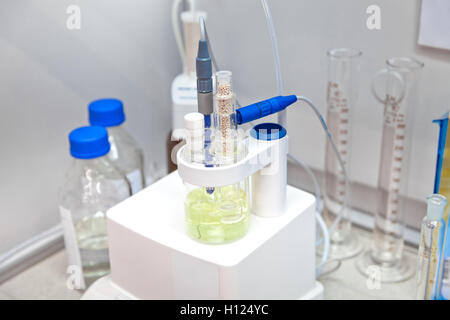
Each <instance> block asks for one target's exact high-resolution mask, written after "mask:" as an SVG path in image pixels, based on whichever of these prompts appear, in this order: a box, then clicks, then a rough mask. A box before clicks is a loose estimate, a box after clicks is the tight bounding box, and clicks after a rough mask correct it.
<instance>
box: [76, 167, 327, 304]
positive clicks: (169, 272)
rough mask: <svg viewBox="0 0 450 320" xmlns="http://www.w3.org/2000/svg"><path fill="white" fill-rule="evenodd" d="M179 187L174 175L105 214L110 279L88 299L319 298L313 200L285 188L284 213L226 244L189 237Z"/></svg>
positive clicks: (256, 220) (255, 220)
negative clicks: (206, 242) (200, 240)
mask: <svg viewBox="0 0 450 320" xmlns="http://www.w3.org/2000/svg"><path fill="white" fill-rule="evenodd" d="M183 203H184V186H183V184H182V181H181V179H180V177H179V175H178V172H174V173H172V174H170V175H168V176H166V177H165V178H163V179H161V180H159V181H158V182H156V183H155V184H153V185H151V186H149V187H147V188H146V189H144V190H142V191H141V192H139V193H137V194H136V195H134V196H132V197H131V198H129V199H127V200H125V201H123V202H122V203H120V204H118V205H117V206H115V207H113V208H112V209H110V210H109V211H108V214H107V216H108V235H109V245H110V260H111V275H110V276H109V277H107V278H102V279H100V280H98V281H97V282H95V283H94V284H93V285H92V286H91V287H90V288H89V290H88V291H87V292H86V293H85V295H84V297H83V298H84V299H89V298H94V299H95V298H111V299H116V298H119V299H124V298H130V299H133V298H138V299H320V298H322V297H323V287H322V285H321V284H320V283H319V282H316V281H315V220H314V219H315V213H314V203H315V198H314V196H312V195H311V194H309V193H306V192H303V191H301V190H299V189H296V188H293V187H290V186H288V187H287V192H286V211H285V212H284V214H282V215H281V216H278V217H271V218H262V217H257V216H255V215H251V221H250V223H251V225H250V229H249V232H248V234H247V235H246V236H245V237H243V238H242V239H240V240H238V241H235V242H232V243H229V244H223V245H208V244H202V243H199V242H196V241H195V240H192V239H190V238H189V237H188V235H187V233H186V230H185V223H184V208H183Z"/></svg>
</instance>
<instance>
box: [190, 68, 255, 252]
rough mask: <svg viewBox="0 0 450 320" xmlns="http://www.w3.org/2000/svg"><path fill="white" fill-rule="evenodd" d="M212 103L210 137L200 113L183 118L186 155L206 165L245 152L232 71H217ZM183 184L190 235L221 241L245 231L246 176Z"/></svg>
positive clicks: (229, 162)
mask: <svg viewBox="0 0 450 320" xmlns="http://www.w3.org/2000/svg"><path fill="white" fill-rule="evenodd" d="M214 103H215V105H214V130H213V135H212V137H211V139H205V137H206V136H207V135H208V134H209V133H208V130H209V129H208V126H207V125H205V124H204V123H203V122H202V121H203V120H202V115H201V114H199V113H193V114H188V115H186V116H185V120H189V121H186V122H185V126H186V129H187V134H186V136H187V139H186V147H185V155H184V156H185V159H186V160H188V161H190V162H192V163H198V164H200V165H201V166H206V168H213V167H217V166H227V165H232V164H234V163H236V162H237V161H239V160H240V159H241V158H242V157H244V156H245V155H246V152H247V148H246V146H245V139H244V138H243V137H242V136H241V135H239V134H238V132H237V124H236V121H235V120H236V114H235V105H234V94H233V90H232V83H231V72H229V71H220V72H217V73H216V95H215V97H214ZM190 117H191V119H189V118H190ZM192 117H193V118H192ZM196 118H197V119H196ZM207 144H210V146H207ZM208 158H211V159H208ZM185 186H186V191H187V194H186V200H185V216H186V224H187V231H188V234H189V235H190V236H191V237H192V238H193V239H196V240H198V241H201V242H205V243H214V244H220V243H227V242H231V241H234V240H237V239H239V238H241V237H243V236H244V235H245V234H246V233H247V231H248V228H249V223H250V193H249V192H250V188H249V177H246V178H245V179H243V180H241V181H239V182H237V183H234V184H231V185H224V186H215V187H202V186H194V185H191V184H187V183H185Z"/></svg>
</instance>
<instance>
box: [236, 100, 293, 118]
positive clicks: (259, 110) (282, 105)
mask: <svg viewBox="0 0 450 320" xmlns="http://www.w3.org/2000/svg"><path fill="white" fill-rule="evenodd" d="M295 101H297V96H295V95H290V96H278V97H273V98H270V99H267V100H263V101H260V102H257V103H254V104H251V105H248V106H246V107H242V108H239V109H237V110H236V120H237V123H238V124H244V123H247V122H250V121H253V120H257V119H261V118H263V117H265V116H268V115H271V114H274V113H277V112H280V111H282V110H284V109H286V107H288V106H289V105H291V104H293V103H294V102H295Z"/></svg>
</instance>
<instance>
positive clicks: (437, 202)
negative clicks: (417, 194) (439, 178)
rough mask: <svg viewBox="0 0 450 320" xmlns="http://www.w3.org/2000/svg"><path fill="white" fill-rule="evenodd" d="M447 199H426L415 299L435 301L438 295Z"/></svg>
mask: <svg viewBox="0 0 450 320" xmlns="http://www.w3.org/2000/svg"><path fill="white" fill-rule="evenodd" d="M446 204H447V199H446V198H445V197H444V196H442V195H440V194H432V195H430V196H429V197H428V198H427V205H428V208H427V215H426V216H425V217H424V218H423V221H422V228H421V234H420V245H419V254H418V258H417V271H416V272H417V273H416V299H418V300H435V299H436V298H437V296H438V293H439V291H440V290H439V283H440V281H439V278H440V277H439V267H440V261H441V256H442V247H443V239H444V232H445V222H444V220H443V216H444V208H445V205H446Z"/></svg>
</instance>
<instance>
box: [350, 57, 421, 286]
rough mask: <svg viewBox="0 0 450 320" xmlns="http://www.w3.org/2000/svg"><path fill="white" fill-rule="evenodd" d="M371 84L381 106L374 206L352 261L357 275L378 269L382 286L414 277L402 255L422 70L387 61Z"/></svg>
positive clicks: (415, 64) (405, 61)
mask: <svg viewBox="0 0 450 320" xmlns="http://www.w3.org/2000/svg"><path fill="white" fill-rule="evenodd" d="M386 63H387V68H386V69H383V70H381V71H379V72H378V73H377V74H376V75H375V77H374V79H373V82H372V91H373V94H374V96H375V98H376V99H377V100H378V101H379V102H381V103H382V104H383V106H384V122H383V137H382V142H381V159H380V170H379V175H378V190H377V192H378V201H377V211H376V213H375V225H374V229H373V233H372V241H371V247H370V249H369V250H368V251H367V252H365V253H364V254H363V255H362V256H361V257H360V259H358V261H357V266H358V269H359V270H360V272H362V273H363V274H365V275H369V276H370V275H371V274H372V271H373V267H374V266H376V267H378V270H379V274H378V277H379V279H380V280H381V281H382V282H397V281H402V280H406V279H408V278H410V277H411V276H413V274H414V267H415V263H414V261H411V259H409V258H408V257H406V256H405V255H403V229H404V221H403V215H404V208H405V206H404V203H405V200H406V196H407V187H408V174H409V170H408V169H409V162H410V161H409V160H410V149H411V148H410V147H411V136H412V127H413V115H414V109H415V107H416V105H417V104H418V99H419V92H418V80H419V75H420V73H421V70H422V68H423V66H424V64H423V63H422V62H419V61H417V60H415V59H411V58H407V57H396V58H391V59H388V60H387V61H386Z"/></svg>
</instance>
